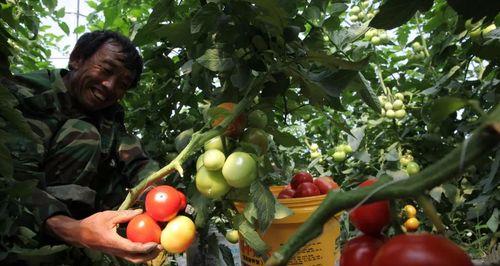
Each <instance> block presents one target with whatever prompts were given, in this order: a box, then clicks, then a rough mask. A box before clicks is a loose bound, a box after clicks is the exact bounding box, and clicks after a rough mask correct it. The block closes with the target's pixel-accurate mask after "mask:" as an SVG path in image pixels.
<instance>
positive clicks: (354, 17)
mask: <svg viewBox="0 0 500 266" xmlns="http://www.w3.org/2000/svg"><path fill="white" fill-rule="evenodd" d="M349 20H350V21H352V22H356V21H358V16H356V15H351V16H349Z"/></svg>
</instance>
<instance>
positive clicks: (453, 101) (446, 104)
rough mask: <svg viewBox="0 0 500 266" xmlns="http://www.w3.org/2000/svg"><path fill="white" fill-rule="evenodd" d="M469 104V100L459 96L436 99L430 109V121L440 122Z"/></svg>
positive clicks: (433, 122)
mask: <svg viewBox="0 0 500 266" xmlns="http://www.w3.org/2000/svg"><path fill="white" fill-rule="evenodd" d="M467 105H468V100H466V99H461V98H457V97H442V98H439V99H437V100H435V101H434V103H433V104H432V105H431V107H430V110H429V111H428V112H429V113H430V122H431V123H432V124H435V125H437V124H440V123H441V122H442V121H443V120H445V119H446V118H447V117H448V116H449V115H450V114H452V113H455V112H456V111H458V110H460V109H462V108H464V107H465V106H467Z"/></svg>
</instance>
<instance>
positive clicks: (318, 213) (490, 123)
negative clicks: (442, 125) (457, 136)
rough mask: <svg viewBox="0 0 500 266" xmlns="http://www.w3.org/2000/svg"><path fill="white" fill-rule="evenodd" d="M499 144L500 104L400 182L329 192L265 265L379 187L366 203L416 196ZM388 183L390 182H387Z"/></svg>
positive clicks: (281, 260)
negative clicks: (433, 160)
mask: <svg viewBox="0 0 500 266" xmlns="http://www.w3.org/2000/svg"><path fill="white" fill-rule="evenodd" d="M499 143H500V105H498V106H496V107H495V109H494V110H493V111H492V112H491V114H490V115H489V116H488V117H487V118H486V119H485V121H484V122H483V124H482V125H481V126H480V127H479V128H478V129H476V130H475V132H474V134H473V135H472V136H471V137H470V138H469V139H466V140H465V141H464V142H463V143H462V145H460V146H459V147H457V148H455V149H454V150H453V151H451V152H450V153H449V154H448V155H446V156H445V157H444V158H442V159H441V160H439V161H438V162H436V163H434V164H432V165H430V166H428V167H427V168H425V169H423V170H422V171H421V172H420V173H418V174H416V175H414V176H412V177H410V178H408V179H403V180H399V181H389V178H387V176H385V177H384V178H382V179H381V180H380V181H379V182H377V183H375V184H374V185H372V186H369V187H364V188H359V189H356V190H351V191H348V192H343V191H340V192H334V191H331V192H329V193H328V195H327V196H326V198H325V199H324V200H323V202H322V203H321V205H320V206H319V207H318V208H317V209H316V210H315V211H314V213H313V214H312V215H311V216H310V217H309V219H308V220H307V221H306V222H305V223H303V224H302V225H301V226H300V227H299V229H298V230H297V231H296V232H295V234H294V235H293V236H292V237H291V238H290V239H288V242H287V243H285V244H284V245H283V246H281V247H280V249H279V250H277V251H275V252H274V253H273V254H272V256H271V257H270V258H269V259H268V260H267V261H266V264H265V265H267V266H274V265H286V263H287V262H288V260H290V258H291V257H292V256H293V255H294V254H295V252H297V251H298V250H299V249H300V248H301V247H302V246H304V245H305V244H307V242H309V241H310V240H312V239H314V238H316V237H317V236H319V235H320V234H321V233H322V228H323V225H324V224H325V223H326V222H327V221H328V220H329V219H330V218H331V217H333V216H334V215H335V214H337V213H339V212H340V211H342V210H346V209H349V208H352V207H354V206H356V204H358V203H359V202H360V201H362V200H364V199H366V198H367V196H368V195H369V194H371V193H372V192H373V191H374V190H376V189H377V188H379V187H380V186H385V187H384V188H383V189H381V190H378V191H377V192H375V193H373V195H372V196H371V197H369V198H368V199H367V200H366V203H370V202H374V201H380V200H386V199H398V198H406V197H416V196H418V195H419V194H421V193H422V192H424V191H425V190H428V189H431V188H433V187H435V186H437V185H439V184H441V183H443V182H445V181H446V180H448V179H451V178H454V177H456V176H458V175H460V173H461V172H462V171H463V170H464V169H465V167H467V166H469V165H471V164H472V163H474V162H475V161H476V160H477V159H479V158H482V157H483V156H486V155H488V154H490V153H491V152H492V151H493V150H495V149H497V148H498V147H500V145H499ZM389 182H391V184H387V183H389Z"/></svg>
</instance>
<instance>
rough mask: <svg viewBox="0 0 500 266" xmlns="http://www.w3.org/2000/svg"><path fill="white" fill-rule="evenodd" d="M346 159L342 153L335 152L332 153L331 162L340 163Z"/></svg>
mask: <svg viewBox="0 0 500 266" xmlns="http://www.w3.org/2000/svg"><path fill="white" fill-rule="evenodd" d="M345 158H346V154H345V152H344V151H336V152H334V153H333V160H335V161H336V162H342V161H344V160H345Z"/></svg>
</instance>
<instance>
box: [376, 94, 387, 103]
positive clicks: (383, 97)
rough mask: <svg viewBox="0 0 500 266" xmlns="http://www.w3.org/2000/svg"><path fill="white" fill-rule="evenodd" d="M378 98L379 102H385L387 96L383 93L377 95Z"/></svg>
mask: <svg viewBox="0 0 500 266" xmlns="http://www.w3.org/2000/svg"><path fill="white" fill-rule="evenodd" d="M378 100H379V102H380V103H381V104H385V102H387V97H386V96H385V95H380V96H378Z"/></svg>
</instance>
